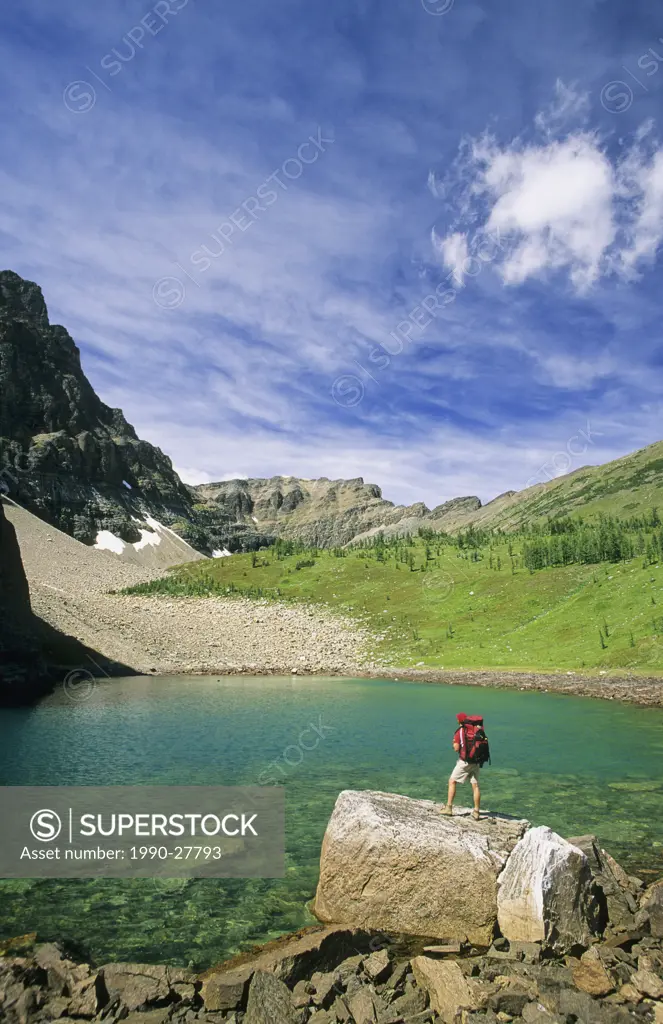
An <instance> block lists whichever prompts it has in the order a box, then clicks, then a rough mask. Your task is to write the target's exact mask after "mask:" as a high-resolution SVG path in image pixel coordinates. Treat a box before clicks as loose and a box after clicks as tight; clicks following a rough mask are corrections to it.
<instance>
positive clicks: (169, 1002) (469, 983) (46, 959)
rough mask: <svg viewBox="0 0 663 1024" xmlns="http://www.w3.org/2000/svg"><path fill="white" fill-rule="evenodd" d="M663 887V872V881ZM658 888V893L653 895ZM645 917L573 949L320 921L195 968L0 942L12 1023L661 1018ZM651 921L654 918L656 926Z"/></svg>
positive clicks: (661, 960) (659, 956)
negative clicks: (90, 957) (479, 943)
mask: <svg viewBox="0 0 663 1024" xmlns="http://www.w3.org/2000/svg"><path fill="white" fill-rule="evenodd" d="M658 886H659V890H658V891H659V893H660V897H663V884H662V883H658ZM652 891H655V887H654V889H652V890H650V891H649V895H648V898H649V899H651V898H652V896H651V892H652ZM660 897H659V898H658V902H657V904H656V906H657V910H656V916H655V917H653V916H651V917H650V916H648V915H647V914H646V913H645V914H641V917H640V921H641V926H640V928H639V929H636V930H633V931H629V932H612V931H608V932H607V933H606V934H605V936H604V937H603V939H602V941H599V942H595V943H592V944H591V945H590V946H589V947H588V948H587V949H586V950H582V949H580V948H577V949H575V950H573V955H571V954H569V955H564V956H560V955H546V952H545V950H544V949H543V948H542V944H541V942H509V941H508V940H507V939H504V938H497V939H495V940H494V942H493V943H492V945H491V946H490V947H489V948H487V949H486V948H477V947H473V946H471V945H469V944H466V943H460V942H452V941H447V942H441V941H439V940H438V941H430V940H425V939H415V938H412V937H410V936H403V935H392V934H388V933H383V932H377V931H373V932H372V931H365V930H352V929H334V928H311V929H307V930H306V931H305V932H300V933H297V934H296V935H295V936H288V937H286V938H284V939H282V940H279V941H277V942H275V943H271V944H269V945H268V946H266V947H263V948H261V949H260V950H256V951H254V952H253V953H252V954H244V955H243V956H240V957H236V958H235V959H234V960H232V961H229V962H228V963H225V964H222V965H219V966H218V967H215V968H212V969H211V970H209V971H206V972H205V973H204V974H202V975H195V974H193V973H191V972H190V971H187V970H183V969H181V968H176V967H168V966H155V965H151V964H125V963H111V964H106V965H103V966H100V967H95V966H92V965H90V964H81V963H76V962H74V961H72V960H70V959H68V958H67V956H66V955H65V954H64V953H63V951H62V949H60V948H59V947H58V946H57V945H55V944H52V943H44V944H36V943H35V941H34V940H35V937H34V936H26V937H24V938H22V939H16V940H13V941H12V942H9V943H4V945H3V944H0V951H2V952H1V954H0V1019H1V1020H2V1021H3V1022H5V1024H52V1022H53V1021H58V1024H83V1022H85V1021H89V1022H101V1021H104V1022H106V1024H115V1022H120V1021H124V1022H125V1024H171V1022H172V1024H192V1022H194V1021H200V1022H206V1024H367V1022H368V1024H429V1022H431V1024H432V1022H438V1021H442V1022H444V1024H510V1022H514V1024H521V1022H524V1024H573V1022H575V1024H629V1022H640V1024H645V1022H646V1024H649V1022H651V1024H661V1022H663V927H661V926H662V925H663V899H661V898H660ZM652 924H653V927H652Z"/></svg>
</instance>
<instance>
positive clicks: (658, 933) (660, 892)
mask: <svg viewBox="0 0 663 1024" xmlns="http://www.w3.org/2000/svg"><path fill="white" fill-rule="evenodd" d="M642 909H643V910H644V911H645V912H646V913H647V914H648V916H649V930H650V932H651V934H652V935H653V936H654V938H656V939H663V882H656V883H654V885H652V886H650V887H649V889H647V891H646V893H645V895H644V897H643V900H642Z"/></svg>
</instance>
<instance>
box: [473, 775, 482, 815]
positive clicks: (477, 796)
mask: <svg viewBox="0 0 663 1024" xmlns="http://www.w3.org/2000/svg"><path fill="white" fill-rule="evenodd" d="M472 796H473V799H474V810H473V811H472V817H473V818H475V819H478V818H479V811H480V810H481V790H480V789H479V781H478V779H472Z"/></svg>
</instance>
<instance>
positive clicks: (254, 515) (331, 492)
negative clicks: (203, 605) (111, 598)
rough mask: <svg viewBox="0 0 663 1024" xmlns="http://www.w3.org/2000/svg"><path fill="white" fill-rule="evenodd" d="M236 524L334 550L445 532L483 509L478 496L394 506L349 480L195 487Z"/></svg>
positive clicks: (371, 488)
mask: <svg viewBox="0 0 663 1024" xmlns="http://www.w3.org/2000/svg"><path fill="white" fill-rule="evenodd" d="M194 490H195V491H196V492H197V494H198V495H199V496H200V498H202V499H203V500H205V501H206V502H208V503H212V504H214V505H216V506H217V507H218V508H219V509H220V510H221V511H222V512H223V514H224V515H227V516H229V517H230V518H231V519H232V520H233V521H234V522H237V523H243V524H247V525H248V524H253V527H254V529H256V530H258V531H261V532H264V533H267V534H274V535H275V536H278V537H283V538H285V539H289V540H298V541H301V542H302V543H305V544H314V545H317V546H318V547H335V546H340V545H343V544H347V543H348V542H349V541H352V540H355V539H357V538H359V537H363V536H370V535H371V534H372V533H375V532H377V531H378V530H382V531H383V532H384V533H385V535H389V534H392V533H403V532H411V531H416V530H417V529H418V528H419V527H422V526H429V527H432V528H434V529H437V530H443V529H445V528H446V525H445V524H446V523H447V522H448V521H453V522H454V523H455V522H456V521H458V519H463V518H464V517H466V516H468V515H469V514H471V513H472V512H474V511H476V510H477V509H479V508H481V502H480V501H479V499H478V498H474V497H472V498H454V499H453V500H452V501H449V502H446V503H445V504H444V505H438V506H437V507H436V508H435V509H433V510H432V511H431V510H430V509H428V508H427V507H426V505H424V504H423V502H417V503H416V504H414V505H394V503H393V502H392V501H387V500H386V499H385V498H383V497H382V492H381V490H380V488H379V487H377V486H376V484H366V483H364V480H363V478H362V477H356V478H355V479H353V480H328V479H327V477H321V478H320V479H318V480H303V479H300V478H298V477H293V476H287V477H285V476H275V477H271V478H270V479H268V480H261V479H249V480H226V481H223V482H220V483H211V484H200V485H199V486H198V487H196V488H194Z"/></svg>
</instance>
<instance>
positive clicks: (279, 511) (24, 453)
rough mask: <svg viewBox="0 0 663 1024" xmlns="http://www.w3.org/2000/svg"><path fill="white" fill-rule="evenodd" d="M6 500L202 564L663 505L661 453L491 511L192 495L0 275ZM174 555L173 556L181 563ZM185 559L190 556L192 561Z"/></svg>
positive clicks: (34, 294) (645, 451) (361, 500)
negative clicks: (186, 549)
mask: <svg viewBox="0 0 663 1024" xmlns="http://www.w3.org/2000/svg"><path fill="white" fill-rule="evenodd" d="M0 393H1V394H2V403H1V404H0V490H4V491H8V492H9V493H10V494H11V496H12V497H13V498H14V499H15V500H16V501H17V502H19V503H20V504H22V505H24V506H25V507H26V508H27V509H28V510H29V511H31V512H33V513H34V514H36V515H38V516H40V517H42V518H43V519H45V520H46V521H47V522H49V523H51V524H52V525H54V526H57V527H58V528H59V529H61V530H63V531H64V532H66V533H69V534H70V535H71V536H73V537H75V538H76V539H78V540H82V541H83V542H84V543H87V544H94V543H95V542H96V541H98V538H99V535H100V534H101V535H102V536H103V538H105V539H106V540H107V541H108V542H110V544H111V545H113V541H114V539H117V541H118V544H117V545H116V546H117V549H118V551H119V550H120V549H121V545H122V544H124V545H134V548H133V549H132V551H131V552H130V555H131V557H136V556H135V548H136V545H137V546H138V548H139V549H140V547H141V545H142V546H144V547H145V546H147V545H148V542H149V541H150V540H151V539H152V538H151V535H150V532H152V533H154V531H155V527H154V526H153V525H151V522H150V520H157V524H163V526H165V527H167V528H170V529H172V530H174V531H175V532H176V533H177V534H179V535H180V536H181V537H182V538H183V539H184V540H186V541H187V542H188V543H189V544H190V545H192V547H193V548H194V549H195V551H193V552H192V554H191V557H196V552H201V553H203V554H204V555H208V556H209V555H213V554H215V553H216V554H220V553H222V552H225V551H228V552H234V551H251V550H256V549H258V548H260V547H264V546H266V545H268V544H270V543H272V542H273V541H274V540H275V539H277V538H282V539H289V540H294V541H298V542H300V543H302V544H306V545H311V546H317V547H338V546H343V545H346V544H349V543H353V542H356V541H361V540H363V539H366V538H370V537H372V536H374V535H375V533H377V532H383V533H384V534H385V535H387V536H390V535H394V534H398V533H413V532H417V531H418V530H419V529H421V528H427V529H432V530H436V531H439V530H443V531H446V532H450V533H453V532H457V531H459V530H464V529H469V528H470V527H475V528H482V529H488V530H495V529H500V530H504V531H507V532H509V531H512V530H517V529H519V528H521V527H522V526H523V525H526V524H528V523H531V522H534V521H537V520H541V519H545V518H547V517H550V516H553V517H554V516H558V515H567V514H577V513H579V512H581V513H582V514H583V515H598V514H600V513H601V512H604V513H608V514H618V515H637V514H638V513H640V512H642V511H643V510H645V509H646V508H647V507H651V506H652V505H656V504H661V503H663V441H658V442H655V443H654V444H652V445H648V446H646V447H645V448H641V449H639V450H638V451H636V452H634V453H631V454H629V455H626V456H623V457H622V458H621V459H617V460H615V461H614V462H610V463H607V464H605V465H604V466H586V467H581V468H579V469H576V470H574V471H573V472H572V473H569V474H567V475H565V476H562V477H557V478H555V479H553V480H550V481H547V482H543V483H537V484H534V485H533V486H532V487H529V488H526V489H525V490H523V491H513V490H507V491H505V492H503V493H502V494H499V495H497V496H496V497H495V498H493V499H492V500H491V501H489V502H487V503H486V504H482V503H481V501H480V499H479V498H478V497H476V496H474V495H469V496H463V497H456V498H451V499H449V500H448V501H445V502H442V503H441V504H439V505H436V506H435V507H434V508H432V509H429V508H428V507H427V506H426V505H425V504H424V503H423V502H415V503H413V504H412V505H396V504H394V502H392V501H390V500H389V499H387V498H384V497H383V492H382V488H381V487H380V486H378V485H377V484H374V483H366V482H365V481H364V478H363V477H354V478H351V479H342V478H341V479H337V480H330V479H329V478H327V477H318V478H312V479H305V478H300V477H295V476H287V475H275V476H273V477H268V478H261V477H254V478H248V479H242V478H236V479H234V480H222V481H216V482H211V483H206V484H198V485H196V486H190V485H187V484H185V483H183V481H182V480H181V479H180V477H179V476H178V474H177V473H176V472H175V470H174V469H173V465H172V462H171V460H170V458H169V457H168V456H167V455H165V454H164V453H163V452H162V451H161V449H159V448H157V447H155V446H154V445H152V444H150V443H149V442H147V441H143V440H141V439H140V438H139V437H138V435H137V434H136V431H135V430H134V428H133V427H132V426H131V424H129V423H128V422H127V420H126V419H125V417H124V414H123V413H122V411H121V410H120V409H112V408H110V407H109V406H107V405H105V404H104V403H103V402H102V401H101V399H100V398H99V397H98V396H97V394H96V392H95V391H94V388H93V387H92V385H91V383H90V381H89V380H88V378H87V377H86V375H85V373H84V371H83V368H82V365H81V357H80V351H79V349H78V347H77V346H76V344H75V342H74V340H73V338H72V337H71V336H70V334H69V333H68V332H67V331H66V329H65V328H64V327H61V326H59V325H54V324H51V323H50V321H49V317H48V309H47V305H46V302H45V300H44V297H43V294H42V292H41V289H40V288H39V286H38V285H37V284H35V283H34V282H32V281H27V280H25V279H23V278H22V277H20V276H19V275H18V274H16V273H14V272H13V271H8V270H7V271H2V272H0ZM172 557H174V556H172ZM182 557H184V555H182Z"/></svg>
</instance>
